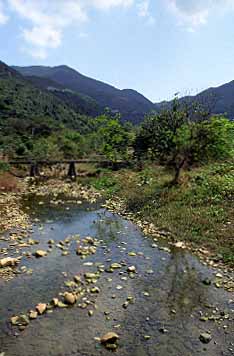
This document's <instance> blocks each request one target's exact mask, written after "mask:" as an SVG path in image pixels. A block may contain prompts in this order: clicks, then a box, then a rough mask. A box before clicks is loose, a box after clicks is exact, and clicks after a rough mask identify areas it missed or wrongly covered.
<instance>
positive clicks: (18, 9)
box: [0, 0, 234, 102]
mask: <svg viewBox="0 0 234 356" xmlns="http://www.w3.org/2000/svg"><path fill="white" fill-rule="evenodd" d="M233 19H234V0H0V43H1V46H0V59H1V60H2V61H4V62H6V63H7V64H15V65H33V64H35V65H37V64H42V65H51V66H53V65H59V64H67V65H69V66H71V67H73V68H75V69H77V70H78V71H80V72H81V73H83V74H85V75H88V76H90V77H93V78H96V79H100V80H102V81H105V82H107V83H110V84H112V85H114V86H116V87H118V88H121V89H122V88H132V89H136V90H138V91H139V92H141V93H142V94H144V95H145V96H147V97H148V98H149V99H151V100H152V101H155V102H156V101H161V100H165V99H170V98H172V97H173V95H174V93H176V92H180V94H181V95H185V94H188V93H190V94H194V93H196V92H198V91H201V90H203V89H205V88H207V87H210V86H217V85H220V84H223V83H225V82H228V81H231V80H233V79H234V21H233Z"/></svg>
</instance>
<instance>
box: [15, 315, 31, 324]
mask: <svg viewBox="0 0 234 356" xmlns="http://www.w3.org/2000/svg"><path fill="white" fill-rule="evenodd" d="M11 324H12V325H17V326H27V325H28V324H29V319H28V317H27V315H24V314H22V315H20V316H13V317H12V318H11Z"/></svg>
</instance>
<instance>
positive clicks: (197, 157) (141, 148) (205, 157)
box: [135, 100, 234, 183]
mask: <svg viewBox="0 0 234 356" xmlns="http://www.w3.org/2000/svg"><path fill="white" fill-rule="evenodd" d="M195 117H196V120H194V118H195ZM233 138H234V123H233V122H231V121H229V120H228V119H226V118H224V117H222V116H215V117H209V116H208V115H207V116H205V114H204V112H203V111H200V112H198V110H197V109H196V108H192V109H191V108H187V107H185V108H183V107H180V105H179V103H178V101H177V100H175V101H174V105H173V108H172V109H171V110H165V111H163V112H162V113H160V114H157V113H152V114H151V115H149V116H148V117H147V118H146V120H145V121H144V122H143V124H142V126H141V128H140V129H139V132H138V134H137V137H136V140H135V154H136V156H137V158H138V159H142V158H151V159H153V160H157V161H159V162H160V163H162V164H164V165H167V166H170V167H173V168H174V170H175V177H174V182H175V183H177V182H178V179H179V176H180V172H181V169H182V168H183V167H188V166H192V165H194V164H196V163H208V162H209V161H214V160H221V159H228V158H231V157H233V156H234V139H233Z"/></svg>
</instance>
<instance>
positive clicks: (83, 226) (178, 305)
mask: <svg viewBox="0 0 234 356" xmlns="http://www.w3.org/2000/svg"><path fill="white" fill-rule="evenodd" d="M67 207H69V210H66V208H65V207H56V206H54V207H53V206H49V205H48V204H44V205H40V206H39V205H37V203H35V204H33V205H30V212H31V214H32V215H33V216H34V217H37V218H39V219H40V221H39V222H37V223H36V224H35V225H34V226H33V232H32V237H33V238H34V239H37V240H39V241H40V244H39V245H37V246H33V247H31V248H27V249H25V250H27V251H30V250H31V251H35V250H37V249H47V248H48V244H47V242H48V240H49V239H54V240H55V241H57V242H58V241H61V240H64V239H65V238H66V237H67V236H68V235H74V234H80V236H81V238H82V237H86V236H93V237H96V238H97V239H99V240H103V242H101V244H100V246H99V247H98V248H97V253H96V254H95V255H92V256H89V257H87V258H86V259H85V260H82V259H81V258H80V257H79V256H77V255H76V253H75V247H76V242H75V241H74V242H72V244H71V245H70V255H69V256H61V250H59V249H58V248H53V250H52V252H51V253H50V254H49V255H48V256H47V257H45V258H41V259H35V258H34V257H33V258H31V259H26V258H23V259H22V262H21V265H25V266H27V267H28V268H32V269H33V273H32V275H26V274H21V275H18V276H17V277H16V278H15V279H13V280H11V281H9V282H0V353H1V352H5V356H32V355H34V356H71V355H77V356H93V355H108V354H110V351H107V350H106V349H104V348H103V347H101V346H100V345H99V344H98V343H97V342H96V341H95V340H94V338H95V337H100V336H102V335H103V334H105V333H106V332H108V331H115V332H117V333H118V334H119V336H120V342H119V347H118V350H117V351H116V353H117V354H118V355H123V356H125V355H126V356H127V355H128V356H145V355H147V356H148V355H150V356H151V355H152V356H156V355H157V356H167V355H168V356H169V355H170V356H192V355H212V356H216V355H217V356H220V355H223V356H229V355H234V351H233V350H234V336H233V335H234V326H233V325H234V323H233V315H234V313H233V309H234V304H233V302H232V301H231V299H234V298H233V295H231V294H230V293H227V292H225V291H224V290H222V289H217V288H216V287H215V286H206V285H204V284H203V283H202V280H203V279H204V278H207V277H208V278H211V279H214V273H215V271H214V270H212V269H209V268H207V267H205V266H203V265H202V264H201V263H200V262H199V261H198V260H197V258H196V257H193V256H192V255H191V254H189V253H187V252H185V251H183V250H181V249H175V250H173V251H172V252H171V253H168V252H166V251H164V250H161V249H160V248H152V240H151V239H150V238H146V237H145V236H143V235H142V233H141V232H140V231H139V229H138V228H137V227H136V226H135V225H134V224H132V223H131V222H128V221H126V220H124V219H123V218H121V217H119V216H117V215H114V214H111V213H109V212H107V211H105V210H104V209H101V208H99V206H98V205H96V206H95V205H92V206H91V205H89V204H85V203H84V204H83V205H81V206H75V205H68V206H67ZM124 243H127V244H126V245H125V244H124ZM0 247H1V246H0ZM130 251H134V252H136V253H141V254H140V255H137V256H135V257H131V256H129V255H128V252H130ZM120 261H124V262H126V264H127V266H131V265H134V266H135V267H136V268H137V274H136V275H135V278H133V279H131V278H129V276H128V274H127V273H126V267H123V268H122V269H121V270H116V271H115V272H114V273H111V274H110V273H106V272H104V273H102V274H101V278H100V279H99V280H98V282H97V286H98V287H99V288H100V293H99V294H98V295H97V297H93V299H94V300H95V303H96V305H97V306H98V309H97V310H95V311H94V315H93V316H92V317H90V316H88V310H87V309H84V310H83V309H80V308H78V307H76V306H75V307H72V308H68V309H54V311H53V313H51V314H46V315H43V316H41V317H38V319H37V320H35V321H32V322H31V323H30V325H29V326H28V327H27V328H26V329H25V330H24V331H23V332H18V330H17V329H16V330H15V329H12V327H11V326H10V324H9V323H8V322H7V321H8V320H9V318H10V317H11V316H12V315H17V314H20V313H26V312H27V311H28V310H30V309H32V308H33V307H35V305H36V304H38V303H39V302H49V301H50V300H51V299H52V298H53V297H56V296H58V294H59V292H61V291H64V290H65V289H64V281H65V280H72V278H73V276H74V275H77V274H79V273H84V272H93V271H94V272H95V271H97V267H96V266H95V263H101V264H104V265H105V266H106V267H108V266H110V264H111V263H113V262H120ZM86 262H93V263H94V265H93V266H90V267H88V266H85V265H84V263H86ZM120 271H122V272H123V274H122V275H121V274H120ZM149 271H151V274H149V273H148V272H149ZM152 271H153V273H152ZM62 272H67V274H68V277H67V278H65V277H64V275H63V274H62ZM123 276H126V277H127V280H122V279H121V277H123ZM110 278H111V279H112V281H108V279H110ZM117 285H121V286H122V287H123V288H122V289H121V290H117V289H116V286H117ZM144 292H147V293H148V295H144ZM113 294H115V295H116V298H115V299H113V298H112V295H113ZM129 295H131V296H133V297H134V298H135V303H134V304H130V305H129V306H128V308H127V309H124V308H123V303H124V302H125V301H126V298H127V297H128V296H129ZM91 299H92V297H91ZM105 312H106V313H105ZM220 312H224V313H225V314H227V313H228V314H229V319H232V321H231V320H228V319H227V320H223V321H219V322H214V321H206V322H204V321H201V320H200V317H201V315H204V314H205V313H208V314H209V315H220ZM107 313H110V314H108V317H107V316H106V314H107ZM107 319H109V320H107ZM115 326H119V327H118V328H115ZM162 329H166V330H167V332H165V333H163V332H162ZM205 331H209V332H211V335H212V341H211V342H210V343H209V344H207V345H204V344H202V343H201V342H200V340H199V335H200V334H201V333H202V332H205ZM145 335H149V336H151V338H150V339H149V340H145V338H144V336H145Z"/></svg>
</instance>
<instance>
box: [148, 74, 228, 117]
mask: <svg viewBox="0 0 234 356" xmlns="http://www.w3.org/2000/svg"><path fill="white" fill-rule="evenodd" d="M180 103H181V104H189V105H191V104H193V103H197V104H201V105H202V106H203V107H204V108H206V109H207V110H208V111H209V112H211V113H212V114H225V115H226V116H227V117H228V118H229V119H231V120H234V80H233V81H231V82H229V83H226V84H223V85H221V86H219V87H211V88H208V89H206V90H204V91H202V92H201V93H199V94H197V95H194V96H185V97H182V98H181V99H180ZM171 105H172V101H164V102H161V103H157V104H155V105H154V108H155V110H157V111H158V110H162V109H163V108H169V107H171Z"/></svg>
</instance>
